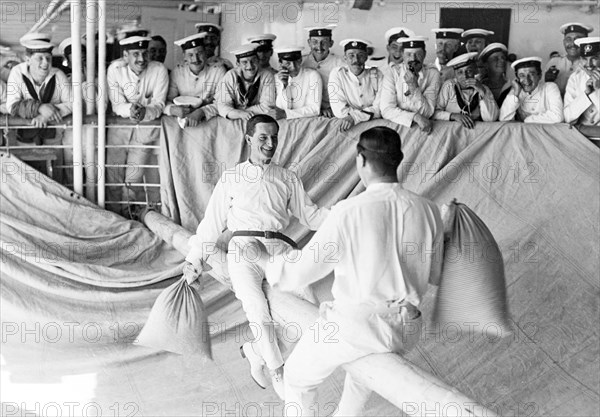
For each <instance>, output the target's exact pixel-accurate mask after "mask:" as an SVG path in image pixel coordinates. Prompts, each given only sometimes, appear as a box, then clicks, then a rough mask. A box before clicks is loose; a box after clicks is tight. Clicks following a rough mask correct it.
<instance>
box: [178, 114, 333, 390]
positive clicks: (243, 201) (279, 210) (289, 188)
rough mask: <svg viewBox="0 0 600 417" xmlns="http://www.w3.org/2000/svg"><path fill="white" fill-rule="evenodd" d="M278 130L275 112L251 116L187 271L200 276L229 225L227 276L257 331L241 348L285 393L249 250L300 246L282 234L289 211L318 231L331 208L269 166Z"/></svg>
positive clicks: (194, 242) (258, 270)
mask: <svg viewBox="0 0 600 417" xmlns="http://www.w3.org/2000/svg"><path fill="white" fill-rule="evenodd" d="M278 132H279V125H278V124H277V122H276V121H275V119H273V118H272V117H270V116H267V115H257V116H254V117H252V118H251V119H250V120H248V123H247V125H246V135H245V140H246V142H247V144H248V146H249V147H250V158H249V159H248V160H247V161H246V162H242V163H240V164H238V165H236V166H235V167H234V168H232V169H229V170H227V171H225V172H223V175H222V176H221V179H220V180H219V182H218V183H217V185H216V187H215V189H214V191H213V193H212V195H211V197H210V200H209V202H208V206H207V208H206V212H205V214H204V218H203V219H202V221H201V222H200V224H199V225H198V229H197V231H196V234H195V235H194V236H192V237H191V238H190V240H189V245H190V251H189V253H188V255H187V257H186V261H187V265H186V268H187V269H192V270H193V271H194V274H193V275H194V276H197V275H198V274H199V273H200V271H201V270H202V268H203V264H204V263H205V262H206V260H207V258H208V256H209V255H210V254H211V253H213V252H212V251H213V250H214V246H215V245H214V244H215V242H216V241H217V238H218V237H219V236H220V235H221V233H222V231H223V230H224V229H225V228H227V229H229V230H230V231H231V232H233V237H232V238H231V240H230V241H229V245H228V252H227V265H228V269H229V277H230V279H231V285H232V286H233V290H234V292H235V295H236V297H237V298H238V299H239V300H240V301H241V302H242V307H243V309H244V312H245V313H246V317H247V318H248V321H249V322H250V323H251V326H250V328H251V330H252V332H253V334H254V341H252V342H247V343H244V345H243V346H242V347H241V348H240V350H241V353H242V356H243V357H245V358H246V359H247V360H248V361H249V363H250V373H251V376H252V378H253V380H254V382H256V384H257V385H259V386H260V387H261V388H263V389H264V388H266V386H267V385H268V379H267V378H266V377H265V375H264V370H265V367H266V368H267V369H268V371H269V374H270V380H271V382H272V383H273V388H274V389H275V391H276V393H277V394H278V395H279V396H280V397H281V398H283V377H284V376H283V358H282V356H281V351H280V350H279V346H278V343H277V337H276V335H275V333H274V323H273V318H272V317H271V313H270V311H269V306H268V303H267V299H266V297H265V294H264V292H263V290H262V283H263V280H264V277H265V275H264V269H263V268H262V267H261V266H260V265H259V264H258V263H257V262H256V259H257V258H255V257H254V256H252V255H251V254H254V253H256V251H258V252H259V253H263V254H266V256H272V255H276V254H280V253H283V252H284V251H285V250H287V248H288V247H295V246H296V244H295V242H293V241H292V240H291V239H290V238H289V237H287V236H285V235H284V234H282V233H281V231H282V230H284V229H285V228H286V227H287V226H288V225H289V223H290V220H291V216H294V217H296V218H298V220H300V223H302V224H303V225H305V226H306V227H308V228H310V229H312V230H316V229H317V228H318V227H319V226H320V225H321V223H322V222H323V220H324V219H325V218H326V217H327V215H328V214H329V210H328V209H326V208H320V209H319V208H318V207H317V206H316V205H315V204H314V203H313V202H312V201H311V199H310V197H309V196H308V194H306V192H305V191H304V187H303V185H302V182H301V181H300V179H299V178H298V177H297V175H296V174H295V173H294V172H293V171H290V170H288V169H286V168H283V167H280V166H278V165H276V164H275V163H272V158H273V155H275V151H276V150H277V145H278V136H277V135H278Z"/></svg>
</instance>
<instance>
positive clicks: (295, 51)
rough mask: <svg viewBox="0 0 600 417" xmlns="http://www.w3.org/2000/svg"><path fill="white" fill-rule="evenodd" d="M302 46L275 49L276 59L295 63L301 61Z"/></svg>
mask: <svg viewBox="0 0 600 417" xmlns="http://www.w3.org/2000/svg"><path fill="white" fill-rule="evenodd" d="M303 49H304V47H302V46H282V47H281V48H275V53H276V54H277V58H279V59H280V60H282V61H297V60H299V59H302V50H303Z"/></svg>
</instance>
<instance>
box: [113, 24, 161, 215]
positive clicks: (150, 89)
mask: <svg viewBox="0 0 600 417" xmlns="http://www.w3.org/2000/svg"><path fill="white" fill-rule="evenodd" d="M150 40H151V39H150V38H148V37H142V36H132V37H129V38H125V39H123V40H122V41H120V42H119V44H120V46H121V50H122V51H123V59H122V60H117V61H115V62H113V63H112V64H111V65H110V67H109V68H108V71H107V74H106V81H107V85H108V95H109V99H110V103H111V105H112V109H113V112H115V113H116V114H117V115H118V116H120V117H123V118H126V119H130V120H133V121H135V122H141V121H148V120H154V119H157V118H159V117H160V116H161V115H162V113H163V110H164V108H165V101H166V98H167V91H168V88H169V75H168V73H167V68H166V67H165V66H164V65H163V64H161V63H160V62H157V61H150V60H149V58H148V45H149V44H150ZM159 133H160V130H159V129H151V130H146V129H122V128H110V129H108V132H107V142H108V145H151V144H153V143H154V142H156V141H157V140H158V138H159ZM151 158H152V149H147V148H129V149H127V148H125V150H124V149H123V148H108V149H107V151H106V160H107V163H108V164H115V165H126V166H127V168H125V167H118V168H109V169H107V173H106V179H107V182H109V183H123V182H126V183H141V182H143V175H144V172H145V170H144V169H140V168H138V165H147V164H149V162H150V161H151ZM107 196H108V198H107V199H108V200H111V201H115V200H117V201H119V200H121V201H138V200H141V201H144V200H145V196H144V193H143V189H142V188H141V187H139V188H138V189H137V192H136V190H134V189H131V188H128V187H126V186H123V187H121V190H119V189H118V188H116V187H109V188H108V192H107ZM123 213H126V211H123Z"/></svg>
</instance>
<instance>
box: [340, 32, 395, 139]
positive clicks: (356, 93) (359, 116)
mask: <svg viewBox="0 0 600 417" xmlns="http://www.w3.org/2000/svg"><path fill="white" fill-rule="evenodd" d="M340 45H341V46H342V48H344V60H345V61H346V65H344V66H342V67H339V68H335V69H334V70H333V71H332V72H331V75H330V76H329V92H330V95H331V109H332V110H333V114H334V115H335V117H337V118H338V119H342V126H341V129H342V131H345V130H348V129H350V128H351V127H352V126H354V125H355V124H358V123H361V122H366V121H368V120H371V119H378V118H380V117H381V113H380V111H379V101H380V98H381V86H382V84H383V74H382V73H381V71H379V70H378V69H377V68H365V62H366V61H367V48H368V47H369V43H368V42H367V41H364V40H362V39H344V40H343V41H342V42H340Z"/></svg>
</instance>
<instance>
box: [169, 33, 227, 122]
mask: <svg viewBox="0 0 600 417" xmlns="http://www.w3.org/2000/svg"><path fill="white" fill-rule="evenodd" d="M205 37H206V33H197V34H195V35H191V36H188V37H186V38H183V39H179V40H177V41H175V45H177V46H180V47H181V50H182V51H183V63H181V64H178V65H177V67H175V69H174V70H173V71H172V72H171V77H170V81H169V92H168V94H167V106H166V107H165V110H164V113H165V114H168V115H170V116H177V117H179V118H180V119H183V120H185V122H184V125H185V126H192V127H193V126H197V125H198V123H200V122H203V121H205V120H210V119H212V118H213V117H215V116H217V115H218V114H219V112H218V110H217V104H216V103H215V102H214V101H215V91H216V89H217V85H218V83H219V82H220V81H221V79H222V78H223V77H224V76H225V68H224V67H223V66H221V65H214V66H212V67H210V66H208V65H207V64H206V61H207V58H206V50H205V49H204V43H203V40H204V38H205ZM179 96H191V97H198V98H199V99H200V100H201V101H200V104H199V105H198V106H196V107H192V106H191V105H187V106H178V105H176V104H174V103H173V99H175V98H176V97H179Z"/></svg>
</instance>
